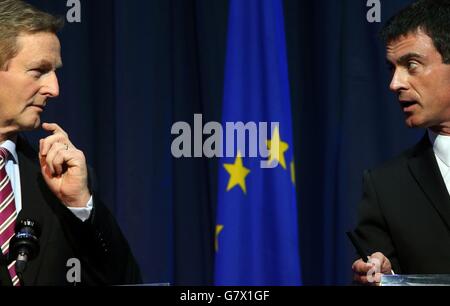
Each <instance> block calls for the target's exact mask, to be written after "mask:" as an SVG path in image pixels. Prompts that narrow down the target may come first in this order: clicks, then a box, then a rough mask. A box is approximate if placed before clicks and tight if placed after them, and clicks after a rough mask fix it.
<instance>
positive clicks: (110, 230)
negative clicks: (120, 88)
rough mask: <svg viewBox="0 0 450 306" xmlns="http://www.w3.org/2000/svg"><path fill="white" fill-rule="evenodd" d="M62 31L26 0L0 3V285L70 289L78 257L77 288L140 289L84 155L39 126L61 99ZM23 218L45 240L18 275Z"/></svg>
mask: <svg viewBox="0 0 450 306" xmlns="http://www.w3.org/2000/svg"><path fill="white" fill-rule="evenodd" d="M62 25H63V22H62V20H61V19H58V18H56V17H54V16H52V15H50V14H47V13H44V12H42V11H39V10H37V9H36V8H34V7H32V6H31V5H29V4H27V3H25V2H23V1H20V0H0V246H1V251H2V252H1V253H2V254H1V255H2V260H1V261H0V262H2V265H1V267H0V282H1V285H11V284H12V285H15V286H18V285H71V284H70V283H69V282H68V281H69V280H67V279H66V275H67V272H68V269H69V268H68V267H67V266H66V264H67V262H68V261H69V260H70V259H71V258H77V259H78V260H79V261H80V265H81V267H80V268H81V271H80V276H81V285H97V284H129V283H139V282H140V272H139V269H138V266H137V264H136V262H135V260H134V258H133V255H132V254H131V251H130V248H129V246H128V243H127V242H126V240H125V238H124V237H123V235H122V233H121V231H120V229H119V227H118V225H117V223H116V222H115V220H114V218H113V217H112V215H111V214H110V213H109V212H108V210H107V209H106V207H105V206H104V205H103V204H102V203H101V201H100V200H99V199H98V198H97V197H96V195H95V192H94V191H93V190H92V188H91V187H90V182H89V181H90V180H89V176H88V168H87V165H86V160H85V156H84V154H83V152H82V151H80V150H78V149H77V148H76V146H75V145H74V144H73V143H72V142H71V141H70V139H69V136H68V134H67V133H66V132H65V131H64V130H63V129H62V128H61V127H60V126H59V125H57V124H56V123H41V121H40V115H41V113H42V112H43V111H44V109H45V107H46V105H47V103H48V101H49V99H51V98H54V97H57V96H58V95H59V87H58V79H57V75H56V70H57V69H58V68H59V67H61V65H62V60H61V54H60V48H61V47H60V42H59V40H58V37H57V35H56V33H57V31H58V30H59V29H60V28H61V27H62ZM41 126H42V128H43V129H44V130H45V131H47V132H48V133H49V136H48V137H46V138H44V139H41V140H40V142H39V150H38V152H36V151H34V150H33V148H32V147H31V146H30V145H29V144H28V143H27V142H26V141H25V140H24V138H23V137H22V136H21V134H20V133H21V132H23V131H29V130H33V129H36V128H39V127H41ZM28 218H31V219H33V220H35V222H38V223H39V224H40V227H41V229H42V234H41V237H40V240H39V242H40V252H39V253H38V254H37V257H36V258H35V259H34V260H32V261H30V262H29V263H28V265H27V268H26V270H25V271H24V272H23V274H22V273H21V272H22V271H21V269H19V267H18V266H17V265H16V264H15V259H16V258H15V257H14V256H11V253H12V251H11V249H10V248H9V246H10V242H11V238H12V237H13V236H14V227H15V224H17V223H18V222H19V221H20V220H23V219H28ZM10 251H11V252H10ZM19 270H20V271H19Z"/></svg>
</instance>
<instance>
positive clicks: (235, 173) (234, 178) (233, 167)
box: [223, 152, 250, 193]
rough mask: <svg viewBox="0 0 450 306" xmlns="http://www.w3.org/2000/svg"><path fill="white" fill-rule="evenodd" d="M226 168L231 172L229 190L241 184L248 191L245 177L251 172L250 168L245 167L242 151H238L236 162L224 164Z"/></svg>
mask: <svg viewBox="0 0 450 306" xmlns="http://www.w3.org/2000/svg"><path fill="white" fill-rule="evenodd" d="M223 166H224V168H225V170H227V172H228V173H229V174H230V180H229V181H228V186H227V191H230V190H231V189H232V188H233V187H234V186H236V185H239V186H240V187H241V189H242V191H244V193H247V188H246V186H245V177H246V176H247V175H248V174H249V173H250V170H249V169H247V168H245V167H244V165H243V164H242V157H241V153H240V152H238V154H237V157H236V160H235V161H234V164H223Z"/></svg>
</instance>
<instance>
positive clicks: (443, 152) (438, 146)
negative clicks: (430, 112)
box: [428, 129, 450, 167]
mask: <svg viewBox="0 0 450 306" xmlns="http://www.w3.org/2000/svg"><path fill="white" fill-rule="evenodd" d="M428 137H429V139H430V142H431V144H432V145H433V151H434V154H436V156H437V157H438V158H439V159H440V160H441V161H442V162H443V163H444V164H445V165H446V166H447V167H450V136H446V135H440V134H437V133H435V132H433V131H432V130H430V129H428Z"/></svg>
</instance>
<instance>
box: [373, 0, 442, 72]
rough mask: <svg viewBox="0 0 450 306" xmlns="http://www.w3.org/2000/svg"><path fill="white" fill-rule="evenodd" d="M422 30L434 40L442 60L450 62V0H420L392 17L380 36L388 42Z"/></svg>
mask: <svg viewBox="0 0 450 306" xmlns="http://www.w3.org/2000/svg"><path fill="white" fill-rule="evenodd" d="M418 30H422V31H423V32H424V33H425V34H427V35H428V36H429V37H430V38H431V39H432V41H433V43H434V47H435V48H436V50H437V51H438V52H439V53H440V54H441V56H442V60H443V62H444V63H446V64H450V0H419V1H416V2H414V3H413V4H411V5H409V6H407V7H406V8H404V9H403V10H401V11H400V12H399V13H397V14H396V15H394V16H393V17H391V19H389V21H388V22H387V23H386V24H385V25H384V26H383V28H382V30H381V32H380V36H381V39H383V41H384V42H385V43H386V44H387V43H389V42H392V41H394V40H396V39H398V38H399V37H401V36H403V35H407V34H411V33H416V32H417V31H418Z"/></svg>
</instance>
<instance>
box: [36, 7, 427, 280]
mask: <svg viewBox="0 0 450 306" xmlns="http://www.w3.org/2000/svg"><path fill="white" fill-rule="evenodd" d="M242 1H245V0H242ZM30 2H31V3H33V4H35V5H37V6H38V7H39V8H42V9H45V10H48V11H50V12H52V13H56V14H61V15H65V14H66V12H67V10H68V8H67V7H66V2H67V1H66V0H47V1H44V0H41V1H39V0H33V1H30ZM80 2H81V5H82V12H81V17H82V19H81V23H67V24H66V27H65V29H64V30H63V31H62V33H61V34H60V38H61V42H62V46H63V48H62V53H63V61H64V67H63V68H62V69H61V71H60V72H59V76H60V85H61V96H60V98H58V99H57V100H55V102H54V103H51V104H50V105H49V107H48V109H47V112H46V114H45V115H44V119H45V120H48V121H55V122H57V123H59V124H61V125H62V126H63V127H64V128H65V129H66V131H68V133H69V135H70V136H71V138H72V140H73V142H74V143H75V144H77V145H78V146H79V147H80V148H81V149H82V150H84V152H85V153H86V155H87V158H88V162H89V163H90V164H91V165H92V166H93V167H94V169H95V170H96V173H97V177H98V181H99V189H100V193H101V196H102V198H103V199H104V201H105V202H106V204H107V205H108V206H109V208H110V209H111V211H112V212H113V213H114V214H115V216H116V218H117V220H118V222H119V224H120V226H121V228H122V230H123V232H124V234H125V236H126V237H127V239H128V241H129V242H130V245H131V247H132V249H133V252H134V254H135V256H136V258H137V260H138V262H139V264H140V266H141V269H142V272H143V276H144V279H145V281H146V282H170V283H172V284H180V285H207V284H212V281H213V266H214V226H215V215H216V199H217V187H216V186H217V167H218V166H217V160H215V159H210V160H208V159H205V158H196V159H194V158H192V159H174V158H172V156H171V152H170V145H171V141H172V140H173V138H174V137H173V136H172V135H171V134H170V130H171V126H172V124H173V123H174V122H176V121H186V122H189V123H190V124H193V114H194V113H201V114H203V118H204V121H219V122H220V119H221V109H222V107H221V106H222V98H223V79H224V65H225V50H226V35H227V20H228V19H227V18H228V1H226V0H214V1H211V0H129V1H124V0H81V1H80ZM366 2H367V1H366V0H340V1H335V0H330V1H325V0H320V1H319V0H318V1H309V0H285V1H284V13H285V24H286V36H287V49H288V65H289V77H290V86H291V96H292V99H291V101H292V114H293V115H292V116H293V124H294V147H295V149H296V152H295V154H296V156H295V160H296V163H297V164H296V171H297V173H296V177H297V197H298V207H299V221H300V225H299V233H300V245H301V258H302V271H303V281H304V283H305V284H307V285H311V284H314V285H320V284H327V285H329V284H349V283H350V279H351V269H350V267H351V262H352V260H353V258H354V251H353V249H352V247H351V245H350V243H349V242H348V241H347V238H346V236H345V231H346V230H348V229H349V228H351V227H352V226H353V225H354V223H355V216H356V207H357V205H358V201H359V198H360V196H361V192H362V186H361V182H362V173H363V170H364V169H366V168H370V167H374V166H375V165H377V164H379V163H380V162H382V161H383V160H386V159H388V158H389V157H392V156H394V155H395V154H398V153H400V152H401V151H402V150H403V149H404V148H406V147H408V146H410V145H412V144H414V143H415V141H416V140H418V139H419V138H420V136H421V135H422V133H423V131H420V130H408V129H407V128H406V127H405V126H404V123H403V117H402V114H401V112H400V109H399V107H398V105H397V103H396V99H395V97H394V95H393V94H391V93H389V91H388V84H389V75H388V71H387V68H386V65H385V59H384V48H383V45H382V44H381V43H380V42H379V40H378V38H377V32H378V30H379V29H380V24H379V23H369V22H367V20H366V13H367V10H368V9H369V8H367V7H366ZM409 2H410V1H409V0H396V1H391V0H389V1H388V0H381V9H382V22H384V21H386V20H387V18H388V16H390V15H392V14H393V13H394V12H396V11H397V10H398V9H399V8H401V7H403V6H405V5H406V4H408V3H409ZM29 135H30V140H31V141H32V142H36V139H37V138H38V137H40V136H42V135H43V134H42V133H41V132H33V133H30V134H29Z"/></svg>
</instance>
